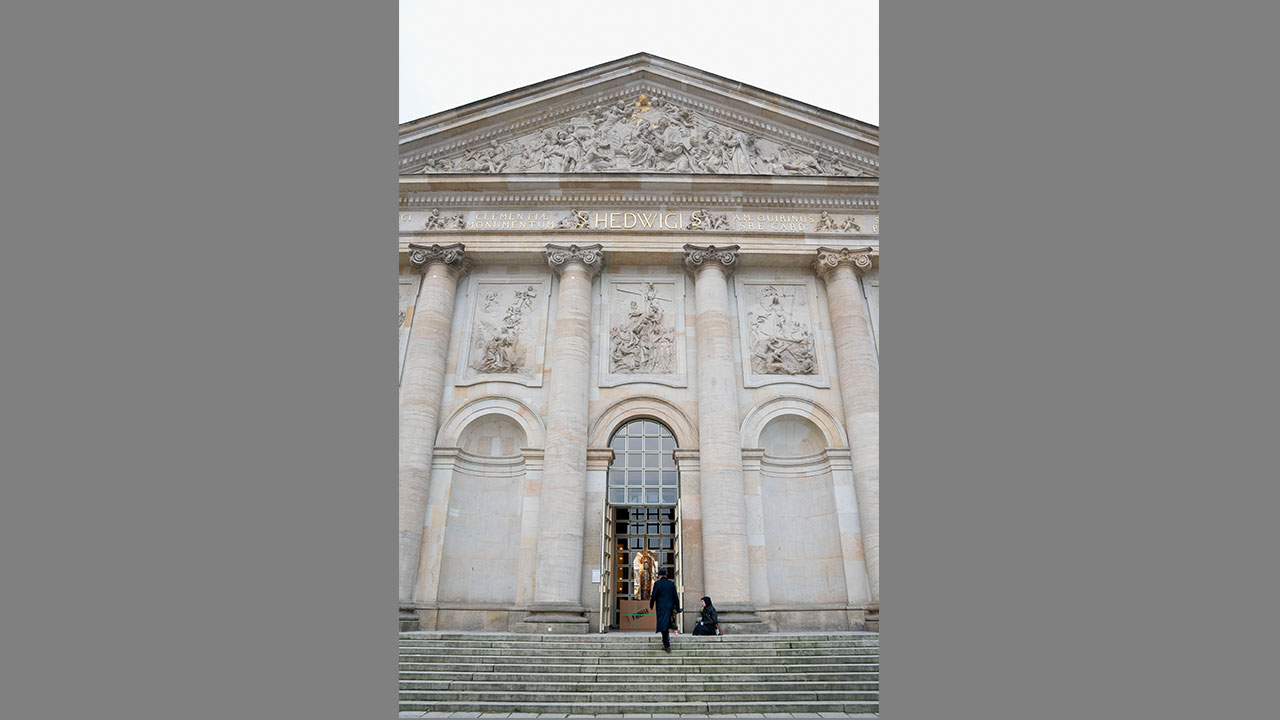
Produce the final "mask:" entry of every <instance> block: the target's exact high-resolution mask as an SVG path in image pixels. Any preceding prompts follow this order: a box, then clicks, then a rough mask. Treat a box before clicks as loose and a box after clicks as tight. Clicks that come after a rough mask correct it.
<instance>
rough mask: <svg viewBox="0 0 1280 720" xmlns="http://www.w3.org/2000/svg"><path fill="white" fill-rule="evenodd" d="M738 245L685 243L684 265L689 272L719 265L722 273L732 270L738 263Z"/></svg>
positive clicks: (726, 273) (695, 272)
mask: <svg viewBox="0 0 1280 720" xmlns="http://www.w3.org/2000/svg"><path fill="white" fill-rule="evenodd" d="M739 247H740V246H738V245H719V246H717V245H685V246H684V267H685V269H686V270H688V271H689V272H691V273H694V274H695V275H696V274H697V272H698V270H699V269H701V268H707V267H720V268H722V269H723V270H724V274H725V275H728V274H729V273H731V272H733V268H734V266H735V265H737V264H738V250H739Z"/></svg>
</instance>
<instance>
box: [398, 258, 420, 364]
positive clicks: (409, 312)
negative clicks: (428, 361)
mask: <svg viewBox="0 0 1280 720" xmlns="http://www.w3.org/2000/svg"><path fill="white" fill-rule="evenodd" d="M421 282H422V276H421V275H401V276H400V372H399V375H398V376H397V378H399V377H400V376H403V375H404V361H405V358H406V357H407V353H408V351H409V332H410V330H411V328H412V327H413V309H414V304H415V303H416V302H417V298H418V284H419V283H421Z"/></svg>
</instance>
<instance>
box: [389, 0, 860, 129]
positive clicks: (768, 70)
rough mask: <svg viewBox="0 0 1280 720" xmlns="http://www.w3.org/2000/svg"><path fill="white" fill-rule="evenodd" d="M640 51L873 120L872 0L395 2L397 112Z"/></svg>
mask: <svg viewBox="0 0 1280 720" xmlns="http://www.w3.org/2000/svg"><path fill="white" fill-rule="evenodd" d="M642 51H643V52H648V53H651V54H653V55H658V56H660V57H664V58H667V59H668V60H674V61H676V62H680V63H684V64H685V65H692V66H693V67H696V68H698V69H701V70H706V71H707V72H712V73H715V74H717V75H722V76H724V77H727V78H729V79H732V80H737V81H739V82H744V83H747V84H748V85H755V86H756V87H758V88H761V89H764V90H768V91H770V92H775V93H778V94H780V95H785V96H787V97H789V98H792V99H795V100H800V101H802V102H807V103H809V104H811V105H816V106H818V107H820V108H825V109H827V110H832V111H834V112H838V113H841V114H842V115H848V116H849V117H852V118H855V119H858V120H863V121H865V122H869V123H872V124H875V125H879V124H880V7H879V2H878V0H845V1H841V0H771V1H770V0H737V2H730V1H726V0H683V2H671V1H670V0H641V1H639V2H635V1H633V2H625V3H624V2H607V1H605V2H588V1H587V0H576V1H575V0H524V1H523V2H517V1H515V0H448V1H446V2H441V0H400V122H407V121H409V120H416V119H418V118H420V117H423V116H425V115H430V114H432V113H436V112H439V111H441V110H448V109H450V108H454V107H457V106H459V105H465V104H466V103H469V102H473V101H475V100H481V99H483V98H487V97H490V96H492V95H497V94H499V93H502V92H506V91H508V90H514V89H516V88H518V87H523V86H525V85H530V84H532V83H536V82H541V81H542V80H548V79H551V78H553V77H557V76H559V75H564V74H565V73H570V72H574V71H577V70H582V69H583V68H587V67H591V66H592V65H598V64H600V63H602V62H607V61H610V60H616V59H618V58H621V57H625V56H627V55H633V54H635V53H637V52H642Z"/></svg>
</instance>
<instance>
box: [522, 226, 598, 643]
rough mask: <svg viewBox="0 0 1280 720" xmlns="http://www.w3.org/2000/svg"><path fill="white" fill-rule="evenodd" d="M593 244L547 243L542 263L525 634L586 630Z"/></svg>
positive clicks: (595, 262)
mask: <svg viewBox="0 0 1280 720" xmlns="http://www.w3.org/2000/svg"><path fill="white" fill-rule="evenodd" d="M601 249H602V247H601V246H600V245H586V246H578V245H569V246H563V245H547V262H548V264H550V265H551V269H552V270H553V271H555V273H556V274H557V275H559V276H560V289H559V292H558V294H557V296H556V330H555V340H554V342H553V344H552V346H551V352H550V365H551V378H550V381H549V383H548V386H547V391H548V392H547V396H548V400H547V442H546V452H545V455H544V460H543V473H542V493H541V497H540V498H539V508H538V553H537V561H536V570H535V572H534V578H533V602H532V603H531V604H530V605H529V615H528V617H526V618H525V621H524V625H525V628H523V629H524V630H526V631H528V632H551V633H586V631H587V617H586V614H585V613H586V607H585V606H584V605H583V603H582V567H583V565H582V559H583V529H584V520H585V516H586V479H587V397H588V396H587V391H588V384H589V382H590V377H591V372H590V370H591V283H592V279H593V278H594V277H595V276H596V274H597V273H599V272H600V269H601V268H602V267H603V266H604V256H603V254H602V253H601ZM543 628H547V629H546V630H544V629H543Z"/></svg>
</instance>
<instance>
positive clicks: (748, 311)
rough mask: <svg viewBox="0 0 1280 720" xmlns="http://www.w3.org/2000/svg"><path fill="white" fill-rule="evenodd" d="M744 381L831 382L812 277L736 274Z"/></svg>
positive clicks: (752, 384)
mask: <svg viewBox="0 0 1280 720" xmlns="http://www.w3.org/2000/svg"><path fill="white" fill-rule="evenodd" d="M734 282H735V284H736V286H737V291H738V292H737V294H738V330H739V337H740V341H741V343H742V366H743V384H744V386H745V387H760V386H762V385H771V384H774V383H800V384H803V385H812V386H814V387H830V385H831V384H830V381H829V380H828V378H827V368H826V359H825V354H826V349H825V343H824V342H823V337H822V334H821V333H820V332H819V328H818V325H817V322H816V319H817V317H818V316H817V311H816V308H817V307H818V299H817V289H816V287H815V284H814V282H813V280H812V278H806V279H798V278H780V277H767V276H745V277H744V276H742V275H735V280H734Z"/></svg>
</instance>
